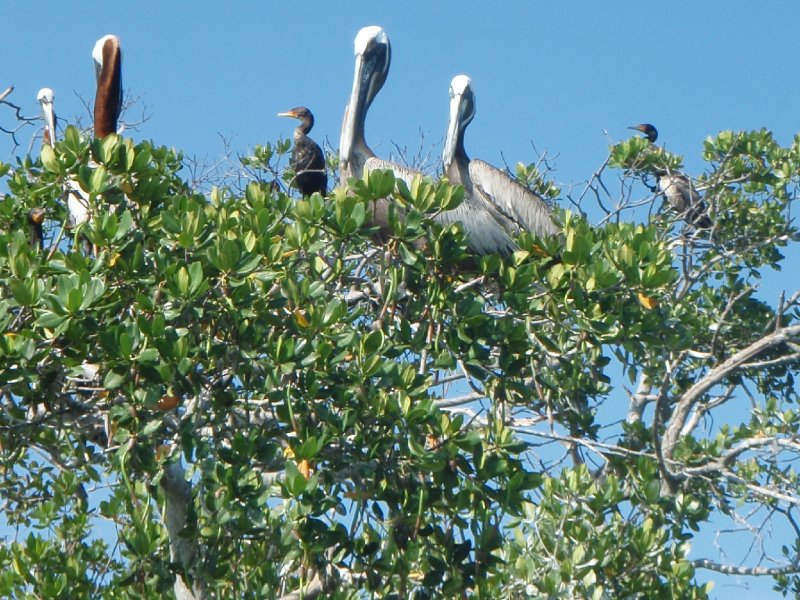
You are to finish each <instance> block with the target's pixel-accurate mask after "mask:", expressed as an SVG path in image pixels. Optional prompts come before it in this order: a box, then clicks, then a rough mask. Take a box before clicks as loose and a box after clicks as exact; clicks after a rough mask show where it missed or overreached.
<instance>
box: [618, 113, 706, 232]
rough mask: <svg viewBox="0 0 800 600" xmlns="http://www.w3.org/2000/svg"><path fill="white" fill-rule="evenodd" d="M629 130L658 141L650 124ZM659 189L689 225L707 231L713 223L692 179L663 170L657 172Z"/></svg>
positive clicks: (641, 124)
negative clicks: (639, 132)
mask: <svg viewBox="0 0 800 600" xmlns="http://www.w3.org/2000/svg"><path fill="white" fill-rule="evenodd" d="M628 129H635V130H636V131H641V132H642V133H643V134H645V136H646V137H647V140H648V141H649V142H650V143H651V144H653V143H655V141H656V140H657V139H658V130H657V129H656V128H655V127H654V126H653V125H651V124H650V123H640V124H639V125H632V126H630V127H628ZM656 176H657V177H658V189H659V190H660V191H661V193H662V194H664V197H665V198H666V199H667V202H669V204H670V206H671V207H672V208H673V209H674V210H675V211H676V212H677V213H678V214H680V215H681V216H682V217H683V218H684V219H685V220H686V222H687V223H689V224H690V225H694V226H695V227H699V228H704V229H707V228H709V227H711V225H712V221H711V219H710V218H709V216H708V215H707V214H706V210H707V207H706V203H705V202H704V201H703V198H702V197H701V196H700V194H698V193H697V190H696V189H694V185H693V184H692V180H691V178H689V176H688V175H684V174H683V173H670V172H669V171H665V170H663V169H659V170H657V171H656Z"/></svg>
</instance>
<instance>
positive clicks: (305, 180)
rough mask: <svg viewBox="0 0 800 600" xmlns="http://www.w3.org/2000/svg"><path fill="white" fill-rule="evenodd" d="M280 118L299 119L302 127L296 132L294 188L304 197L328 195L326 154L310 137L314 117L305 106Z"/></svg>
mask: <svg viewBox="0 0 800 600" xmlns="http://www.w3.org/2000/svg"><path fill="white" fill-rule="evenodd" d="M278 116H279V117H291V118H293V119H299V120H300V125H298V126H297V128H296V129H295V130H294V149H293V150H292V160H291V166H292V170H294V180H293V182H294V187H296V188H297V189H298V190H300V193H301V194H302V195H303V196H310V195H311V194H313V193H314V192H319V193H320V194H321V195H322V196H324V195H325V194H327V193H328V175H327V173H326V172H325V154H324V153H323V152H322V148H320V147H319V144H317V143H316V142H315V141H314V140H312V139H311V138H310V137H308V133H309V132H310V131H311V128H312V127H314V115H313V114H312V113H311V111H310V110H308V109H307V108H306V107H305V106H298V107H297V108H293V109H292V110H289V111H286V112H282V113H278Z"/></svg>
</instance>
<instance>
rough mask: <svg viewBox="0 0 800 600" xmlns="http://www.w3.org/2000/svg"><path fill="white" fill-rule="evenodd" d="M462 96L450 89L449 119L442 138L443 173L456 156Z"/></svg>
mask: <svg viewBox="0 0 800 600" xmlns="http://www.w3.org/2000/svg"><path fill="white" fill-rule="evenodd" d="M462 98H463V96H462V95H461V94H457V93H455V92H454V91H453V87H452V86H451V87H450V118H449V119H448V121H447V135H445V138H444V149H443V150H442V163H443V165H444V169H445V171H447V168H448V167H449V166H450V165H451V164H453V161H454V160H455V156H456V146H457V144H458V114H459V112H460V108H461V99H462Z"/></svg>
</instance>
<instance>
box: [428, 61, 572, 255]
mask: <svg viewBox="0 0 800 600" xmlns="http://www.w3.org/2000/svg"><path fill="white" fill-rule="evenodd" d="M474 116H475V94H474V92H473V90H472V80H471V79H470V78H469V77H467V76H466V75H456V76H455V77H454V78H453V80H452V82H451V83H450V120H449V123H448V127H447V135H446V136H445V140H444V150H443V153H442V162H443V163H444V172H445V175H447V178H448V179H449V180H450V182H451V183H454V184H455V183H458V184H461V185H463V186H464V204H463V205H464V206H467V207H470V208H472V207H486V211H485V212H489V213H490V214H491V215H492V217H493V218H492V219H486V218H483V215H482V214H481V212H480V211H478V210H471V211H470V215H472V216H473V218H475V219H476V220H477V223H475V224H474V225H473V226H471V227H469V228H468V227H466V225H465V229H468V230H469V234H470V241H471V242H474V243H475V244H480V245H481V246H482V247H483V248H485V249H486V250H487V251H489V252H500V253H509V252H511V251H513V250H514V249H515V248H516V245H515V244H514V243H513V240H511V239H510V238H509V236H512V235H513V236H518V235H519V234H520V232H522V231H528V232H530V233H532V234H535V235H537V236H540V237H545V236H548V235H555V234H556V233H558V228H557V227H556V225H555V223H554V222H553V215H552V212H551V210H550V207H549V206H547V204H546V203H545V201H544V200H542V198H541V197H539V196H538V195H536V194H534V193H533V192H532V191H531V190H529V189H528V188H527V187H525V186H524V185H522V184H521V183H520V182H519V181H517V180H516V179H514V178H512V177H510V176H509V175H508V174H507V173H506V172H505V171H502V170H500V169H498V168H496V167H493V166H492V165H490V164H489V163H487V162H484V161H482V160H480V159H470V158H469V157H468V156H467V153H466V150H465V149H464V132H465V131H466V128H467V125H469V124H470V122H471V121H472V119H473V117H474ZM463 212H464V211H462V213H463ZM447 215H448V213H445V216H447ZM464 216H465V215H463V214H453V215H452V218H453V220H455V219H457V218H459V217H464ZM479 253H481V252H480V251H479Z"/></svg>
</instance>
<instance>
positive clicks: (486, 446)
mask: <svg viewBox="0 0 800 600" xmlns="http://www.w3.org/2000/svg"><path fill="white" fill-rule="evenodd" d="M278 150H280V151H279V152H275V148H274V147H272V146H266V147H261V148H257V149H256V151H255V152H254V155H253V156H252V157H248V158H246V159H244V163H245V167H247V169H249V170H250V171H251V172H252V173H254V174H256V175H258V174H261V173H267V172H275V171H276V165H277V162H276V161H279V160H280V159H281V158H282V156H281V152H284V153H285V151H286V148H285V147H280V148H278ZM704 156H705V158H706V160H707V163H708V169H707V172H706V173H704V174H703V175H702V176H700V177H699V179H698V181H697V182H696V184H697V187H698V189H700V190H702V192H703V194H704V199H705V203H706V206H707V211H708V215H709V216H710V217H711V219H712V221H713V226H712V227H711V228H710V229H695V228H693V227H691V226H690V225H687V224H686V223H684V221H683V220H682V219H681V215H677V214H675V213H673V212H672V211H671V210H670V209H669V208H662V207H661V205H662V200H661V198H660V196H658V194H655V193H649V192H645V191H643V190H644V188H643V187H642V186H641V185H639V184H638V183H637V182H638V181H639V180H640V179H642V178H643V179H645V180H646V181H647V180H649V179H651V174H652V173H654V172H656V171H657V170H658V169H661V168H665V167H669V168H678V167H679V165H680V157H674V156H669V155H667V154H665V153H663V152H660V151H658V150H656V149H654V148H652V147H650V146H648V145H647V144H646V143H645V142H644V141H642V140H639V139H633V140H630V141H627V142H624V143H622V144H620V145H618V146H615V147H614V148H612V149H611V153H610V157H609V161H608V162H607V165H606V166H604V168H603V169H600V170H599V171H598V172H597V173H596V174H595V175H594V176H593V177H592V179H591V180H590V181H589V182H588V184H587V186H586V189H585V191H584V194H583V197H581V198H568V200H573V202H574V203H575V205H576V206H577V207H578V209H580V207H581V203H582V202H584V201H585V200H586V199H587V198H589V197H591V198H592V199H593V200H594V199H597V200H600V203H601V205H602V206H613V207H614V208H613V209H609V210H608V211H607V214H606V216H605V218H603V219H602V220H601V221H600V222H597V223H590V222H589V221H588V220H587V218H586V217H585V216H584V215H583V213H582V212H581V211H580V210H575V209H573V210H571V211H567V210H561V211H559V212H558V219H559V221H560V223H561V224H562V229H563V235H562V237H560V238H559V239H549V240H541V239H532V238H530V237H529V236H526V235H523V237H522V238H521V239H520V240H519V251H518V252H516V253H515V254H514V255H513V256H512V257H509V258H507V259H501V258H499V257H496V256H489V257H483V258H480V259H477V260H476V259H474V257H470V256H468V255H467V254H466V244H465V240H464V236H463V234H462V232H461V231H460V230H459V228H458V227H456V226H453V227H449V228H444V229H443V228H442V227H440V226H437V225H436V224H434V223H433V222H432V221H431V220H430V216H431V214H433V213H435V212H436V211H439V210H443V209H446V208H447V207H452V206H453V205H454V204H455V203H457V202H459V201H460V200H461V196H462V190H461V189H460V188H453V187H450V186H449V185H448V184H447V183H446V182H439V183H434V182H432V181H431V180H417V181H415V182H414V184H413V185H412V186H410V188H409V187H407V186H406V185H405V184H403V183H402V182H397V181H395V180H394V178H393V177H392V175H391V174H390V173H383V172H377V173H373V174H371V176H370V177H368V178H367V179H365V180H363V181H353V182H352V183H351V185H350V186H349V188H348V189H340V188H339V189H336V190H334V191H333V192H332V193H331V195H330V197H328V198H326V199H323V198H322V197H320V196H319V195H314V196H312V197H310V198H309V199H307V200H295V199H293V198H291V197H289V196H288V195H286V194H285V193H283V192H282V191H280V190H279V189H276V186H274V185H272V184H271V183H268V182H266V181H265V180H264V181H262V180H260V179H259V178H257V177H256V178H255V180H253V181H251V182H250V183H249V184H247V185H246V187H245V188H244V189H237V188H236V187H235V186H223V185H221V186H220V187H217V188H214V189H212V190H210V191H208V192H207V193H203V192H201V191H199V190H197V189H193V187H192V186H190V185H189V184H187V183H186V182H185V181H184V180H183V179H182V177H181V169H182V167H183V165H184V163H185V161H184V160H183V158H182V156H181V155H180V154H177V153H175V152H174V151H171V150H168V149H166V148H163V147H156V146H154V145H152V144H151V143H148V142H141V143H134V142H133V141H132V140H130V139H124V138H121V137H119V136H114V135H112V136H109V137H108V138H106V139H104V140H94V141H90V140H89V139H88V138H87V137H86V136H82V135H81V134H80V132H79V131H78V130H77V129H75V128H73V127H70V128H68V129H67V131H66V135H65V136H64V140H63V141H61V142H59V143H58V144H56V146H55V148H54V149H50V148H46V149H45V150H44V151H43V152H42V153H41V155H40V156H34V157H32V158H31V157H24V158H20V159H19V160H18V161H17V162H16V164H14V165H13V166H11V165H2V174H3V176H4V178H5V186H6V188H7V190H8V193H7V194H6V196H5V198H4V201H3V202H0V222H1V223H2V227H0V231H1V233H0V283H1V284H2V285H1V286H0V322H2V330H3V333H2V336H0V386H2V387H1V388H0V389H1V390H2V399H1V400H0V402H1V404H0V490H1V492H2V499H3V519H4V530H6V531H8V532H10V534H9V535H8V537H7V539H6V541H5V543H4V544H3V545H2V546H0V595H3V596H4V597H19V598H22V597H31V598H33V597H36V598H74V597H95V596H100V597H108V598H140V597H160V596H164V597H171V596H173V595H174V596H175V597H178V598H197V599H199V598H211V597H218V598H231V597H236V598H263V597H284V598H301V597H303V598H311V597H315V596H319V595H326V596H330V597H337V598H348V597H365V596H366V595H374V596H375V597H397V598H405V597H418V598H426V597H435V596H438V597H442V596H444V597H464V596H467V595H470V596H476V597H483V598H497V597H509V598H522V597H553V598H556V597H558V598H563V597H570V596H571V597H576V598H584V597H591V598H620V597H669V598H678V597H680V598H702V597H704V596H705V595H706V593H707V591H708V589H709V586H708V585H706V584H703V583H701V582H700V580H699V579H698V570H699V569H710V570H711V571H712V572H713V571H717V572H720V573H746V574H757V575H763V576H767V577H774V578H775V584H776V586H778V587H779V588H780V589H781V590H783V591H784V592H787V593H794V594H798V593H800V579H798V577H797V573H798V572H800V562H798V556H800V542H798V539H800V535H798V525H797V523H796V510H797V506H798V503H800V494H799V493H798V486H797V480H796V476H797V475H796V464H797V459H798V457H799V455H800V432H799V431H798V428H799V427H800V413H799V412H798V408H797V400H798V398H797V389H796V386H795V384H794V380H793V376H794V373H795V372H796V371H797V370H798V365H800V324H798V322H797V315H798V300H799V299H800V292H790V293H789V294H788V295H783V296H781V297H780V298H776V299H773V300H772V301H768V300H766V299H764V298H761V297H759V296H758V295H757V294H756V291H757V289H756V288H757V283H758V279H759V277H760V275H761V274H762V273H763V272H765V271H766V270H768V269H779V268H780V266H781V264H782V263H783V262H784V256H783V254H782V249H783V248H785V247H787V246H788V245H789V244H790V243H792V242H796V241H797V240H798V233H797V230H796V229H795V228H794V226H793V225H792V223H791V219H790V215H791V210H790V209H791V205H792V203H793V202H794V201H795V200H796V198H797V185H798V182H800V137H798V138H796V139H795V140H794V143H793V144H792V145H791V147H788V148H783V147H781V146H780V145H778V144H777V143H776V142H775V141H774V140H773V139H772V136H771V135H770V134H769V133H768V132H766V131H756V132H749V133H730V132H729V133H723V134H720V135H719V136H718V137H717V138H715V139H709V140H708V141H707V142H706V144H705V148H704ZM612 167H613V168H614V170H613V171H612V170H611V168H612ZM519 175H520V176H521V178H522V179H523V180H525V181H527V182H528V183H529V184H530V185H534V186H537V189H540V190H546V191H548V192H549V193H550V194H551V195H556V194H557V193H558V192H557V190H555V189H554V188H553V186H552V184H549V183H547V182H544V181H542V178H541V176H540V175H539V174H538V172H537V171H536V170H535V167H533V166H531V167H524V166H520V168H519ZM611 177H618V178H619V179H620V181H621V182H622V184H623V185H622V186H620V189H622V190H623V193H622V194H621V195H620V196H619V197H617V196H612V195H611V194H609V193H608V192H606V191H604V190H606V189H608V186H607V185H605V183H604V182H603V178H606V179H609V178H611ZM68 179H72V180H74V181H76V182H77V183H78V185H80V186H81V187H82V188H83V189H84V190H85V191H87V192H88V193H89V194H90V200H89V202H90V204H91V206H92V209H93V214H94V219H93V220H92V221H91V222H88V223H86V224H84V225H82V226H81V229H80V231H72V232H69V231H67V230H66V229H65V227H64V223H65V221H66V215H65V209H64V206H63V201H62V197H61V196H62V193H63V189H64V185H65V182H66V181H67V180H68ZM265 179H266V178H265ZM386 196H391V197H392V198H393V200H394V203H395V205H396V206H397V212H396V214H395V215H394V216H393V219H394V222H393V229H394V237H393V238H392V239H391V240H390V241H389V242H388V243H386V244H385V245H383V246H376V245H375V244H373V243H372V242H371V241H370V236H369V234H370V230H369V227H368V226H367V225H365V217H366V215H367V211H368V207H369V204H370V203H371V202H373V201H374V200H376V199H379V198H383V197H386ZM564 205H566V202H565V203H564ZM642 205H646V206H647V207H649V208H650V209H651V212H650V213H649V214H648V215H647V217H646V219H644V220H642V218H641V215H642V214H643V211H642V208H641V206H642ZM33 207H46V208H47V210H48V211H49V212H48V215H49V216H48V220H47V221H46V223H45V233H46V243H45V248H44V250H39V249H38V248H36V247H31V245H30V243H29V235H28V232H27V230H26V224H25V215H26V214H27V212H28V210H29V209H31V208H33ZM637 207H639V208H637ZM401 215H402V218H401ZM79 235H82V236H86V237H87V238H88V239H89V240H90V241H91V242H92V244H94V245H95V246H96V247H97V248H98V253H97V255H96V256H90V257H87V256H84V255H82V254H81V253H80V252H79V251H78V247H79V246H80V244H78V243H75V242H74V241H71V240H70V238H72V237H75V236H79ZM723 519H730V520H732V521H733V522H734V523H736V524H738V526H739V527H741V528H742V529H743V531H745V532H746V533H747V534H748V535H749V536H750V537H751V543H752V544H753V545H754V547H755V548H757V549H754V550H753V551H752V552H751V553H750V554H749V555H748V556H745V557H744V558H745V559H746V562H745V563H744V564H740V563H739V562H736V563H732V562H731V563H728V562H725V561H724V560H723V559H720V558H719V557H715V556H709V557H708V558H696V557H694V558H690V556H689V549H690V546H691V544H692V540H693V538H695V537H697V536H706V537H708V536H713V534H714V532H715V530H716V529H718V528H719V523H720V522H721V520H723ZM767 527H771V528H773V529H782V530H784V531H786V532H788V533H786V534H785V535H783V536H781V537H780V538H779V539H780V541H778V542H776V543H775V544H774V545H770V540H769V537H768V536H766V535H765V534H764V533H763V532H764V531H765V528H767ZM739 543H740V542H738V541H737V542H736V544H739ZM749 543H750V542H749ZM723 544H725V541H724V540H723ZM768 557H769V559H770V560H771V562H770V561H768V560H767V558H768ZM712 579H713V577H712Z"/></svg>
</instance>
